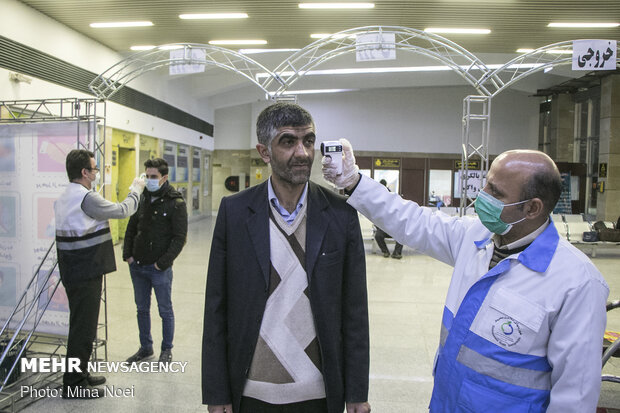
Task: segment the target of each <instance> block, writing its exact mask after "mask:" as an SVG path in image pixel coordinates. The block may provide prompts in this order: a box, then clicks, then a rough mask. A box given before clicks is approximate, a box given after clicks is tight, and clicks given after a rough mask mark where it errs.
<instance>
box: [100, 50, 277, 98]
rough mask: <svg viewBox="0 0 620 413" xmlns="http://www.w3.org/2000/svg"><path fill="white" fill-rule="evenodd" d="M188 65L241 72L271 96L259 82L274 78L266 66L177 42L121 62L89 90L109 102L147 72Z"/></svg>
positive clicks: (236, 54)
mask: <svg viewBox="0 0 620 413" xmlns="http://www.w3.org/2000/svg"><path fill="white" fill-rule="evenodd" d="M178 50H182V51H183V53H182V54H181V53H177V51H178ZM172 52H174V53H172ZM173 54H175V55H176V54H178V56H173ZM184 65H191V66H194V68H196V66H198V67H201V68H202V69H203V70H204V69H206V68H207V67H210V66H211V67H213V66H215V67H220V68H222V69H226V70H229V71H232V72H235V73H238V74H240V75H241V76H243V77H245V78H246V79H247V80H249V81H250V82H252V83H254V84H255V85H256V86H258V87H259V88H261V89H263V91H264V92H265V93H268V90H267V89H265V88H264V87H263V84H262V83H261V82H259V80H258V79H259V76H257V75H258V74H259V73H261V74H266V75H267V76H268V79H271V78H272V77H273V73H272V72H271V71H270V70H269V69H267V68H266V67H265V66H263V65H261V64H260V63H258V62H257V61H255V60H254V59H252V58H250V57H248V56H246V55H244V54H241V53H239V52H236V51H234V50H229V49H226V48H223V47H218V46H212V45H208V44H196V43H175V44H167V45H162V46H158V47H156V48H155V49H152V50H147V51H144V52H140V53H136V54H134V55H131V56H129V57H128V58H126V59H123V60H121V61H120V62H118V63H116V64H115V65H114V66H112V67H110V68H109V69H107V70H106V71H105V72H103V73H101V74H100V75H99V76H97V77H96V78H95V79H94V80H93V81H92V82H90V84H89V85H88V87H89V88H90V90H92V91H93V93H94V94H95V95H96V96H97V97H98V98H99V99H109V98H110V97H111V96H112V95H114V94H115V93H116V92H117V91H118V90H119V89H121V88H122V87H123V86H125V85H127V84H128V83H129V82H131V81H132V80H134V79H135V78H137V77H139V76H141V75H143V74H144V73H147V72H150V71H153V70H157V69H159V68H162V67H166V66H184ZM276 82H278V79H276ZM263 83H265V82H263Z"/></svg>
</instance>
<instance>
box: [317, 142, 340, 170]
mask: <svg viewBox="0 0 620 413" xmlns="http://www.w3.org/2000/svg"><path fill="white" fill-rule="evenodd" d="M321 153H322V154H323V156H329V157H330V158H331V159H332V162H331V165H334V166H335V167H336V174H337V175H340V174H341V173H342V144H341V143H340V141H325V142H321Z"/></svg>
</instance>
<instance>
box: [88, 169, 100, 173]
mask: <svg viewBox="0 0 620 413" xmlns="http://www.w3.org/2000/svg"><path fill="white" fill-rule="evenodd" d="M86 169H88V170H89V171H95V173H96V172H99V168H86Z"/></svg>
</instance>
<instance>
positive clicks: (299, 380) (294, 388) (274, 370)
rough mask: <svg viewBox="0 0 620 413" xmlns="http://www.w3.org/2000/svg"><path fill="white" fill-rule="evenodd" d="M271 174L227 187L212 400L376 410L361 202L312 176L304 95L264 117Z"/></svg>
mask: <svg viewBox="0 0 620 413" xmlns="http://www.w3.org/2000/svg"><path fill="white" fill-rule="evenodd" d="M257 135H258V141H259V143H258V144H257V145H256V148H257V150H258V152H259V154H260V156H261V158H262V159H263V160H264V161H265V162H267V163H269V164H270V165H271V169H272V175H271V177H270V179H269V180H268V181H266V182H264V183H262V184H260V185H257V186H255V187H253V188H250V189H247V190H245V191H242V192H241V193H239V194H236V195H233V196H230V197H226V198H223V199H222V202H221V205H220V209H219V212H218V216H217V220H216V224H215V229H214V233H213V241H212V245H211V255H210V258H209V270H208V275H207V289H206V299H205V316H204V332H203V349H202V352H203V356H202V396H203V403H204V404H207V405H209V406H208V409H209V412H212V413H213V412H227V413H230V412H234V413H245V412H248V413H249V412H252V413H256V412H275V411H278V412H291V413H293V412H294V413H303V412H308V413H321V412H325V413H341V412H342V411H343V408H344V407H345V403H346V409H347V412H348V413H367V412H369V411H370V405H369V404H368V403H367V400H368V371H369V338H368V309H367V305H368V303H367V290H366V266H365V256H364V248H363V241H362V237H361V231H360V227H359V221H358V216H357V213H356V212H355V211H354V210H353V209H352V208H351V207H349V206H348V205H347V204H346V203H345V200H344V198H343V197H341V196H340V195H337V194H335V193H334V192H332V191H330V190H327V189H325V188H323V187H321V186H319V185H316V184H314V183H312V182H309V177H310V170H311V167H312V162H313V159H314V145H315V139H316V136H315V128H314V121H313V120H312V117H311V116H310V114H309V113H308V112H307V111H305V110H304V109H303V108H301V107H300V106H298V105H294V104H289V103H277V104H275V105H272V106H269V107H268V108H266V109H265V110H264V111H263V112H262V113H261V114H260V115H259V117H258V120H257Z"/></svg>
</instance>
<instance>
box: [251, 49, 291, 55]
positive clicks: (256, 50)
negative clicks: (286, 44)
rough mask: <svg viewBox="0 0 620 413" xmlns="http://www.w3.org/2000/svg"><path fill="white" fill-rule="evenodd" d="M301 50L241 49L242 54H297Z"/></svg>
mask: <svg viewBox="0 0 620 413" xmlns="http://www.w3.org/2000/svg"><path fill="white" fill-rule="evenodd" d="M299 50H301V49H239V53H241V54H257V53H285V52H297V51H299Z"/></svg>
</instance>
